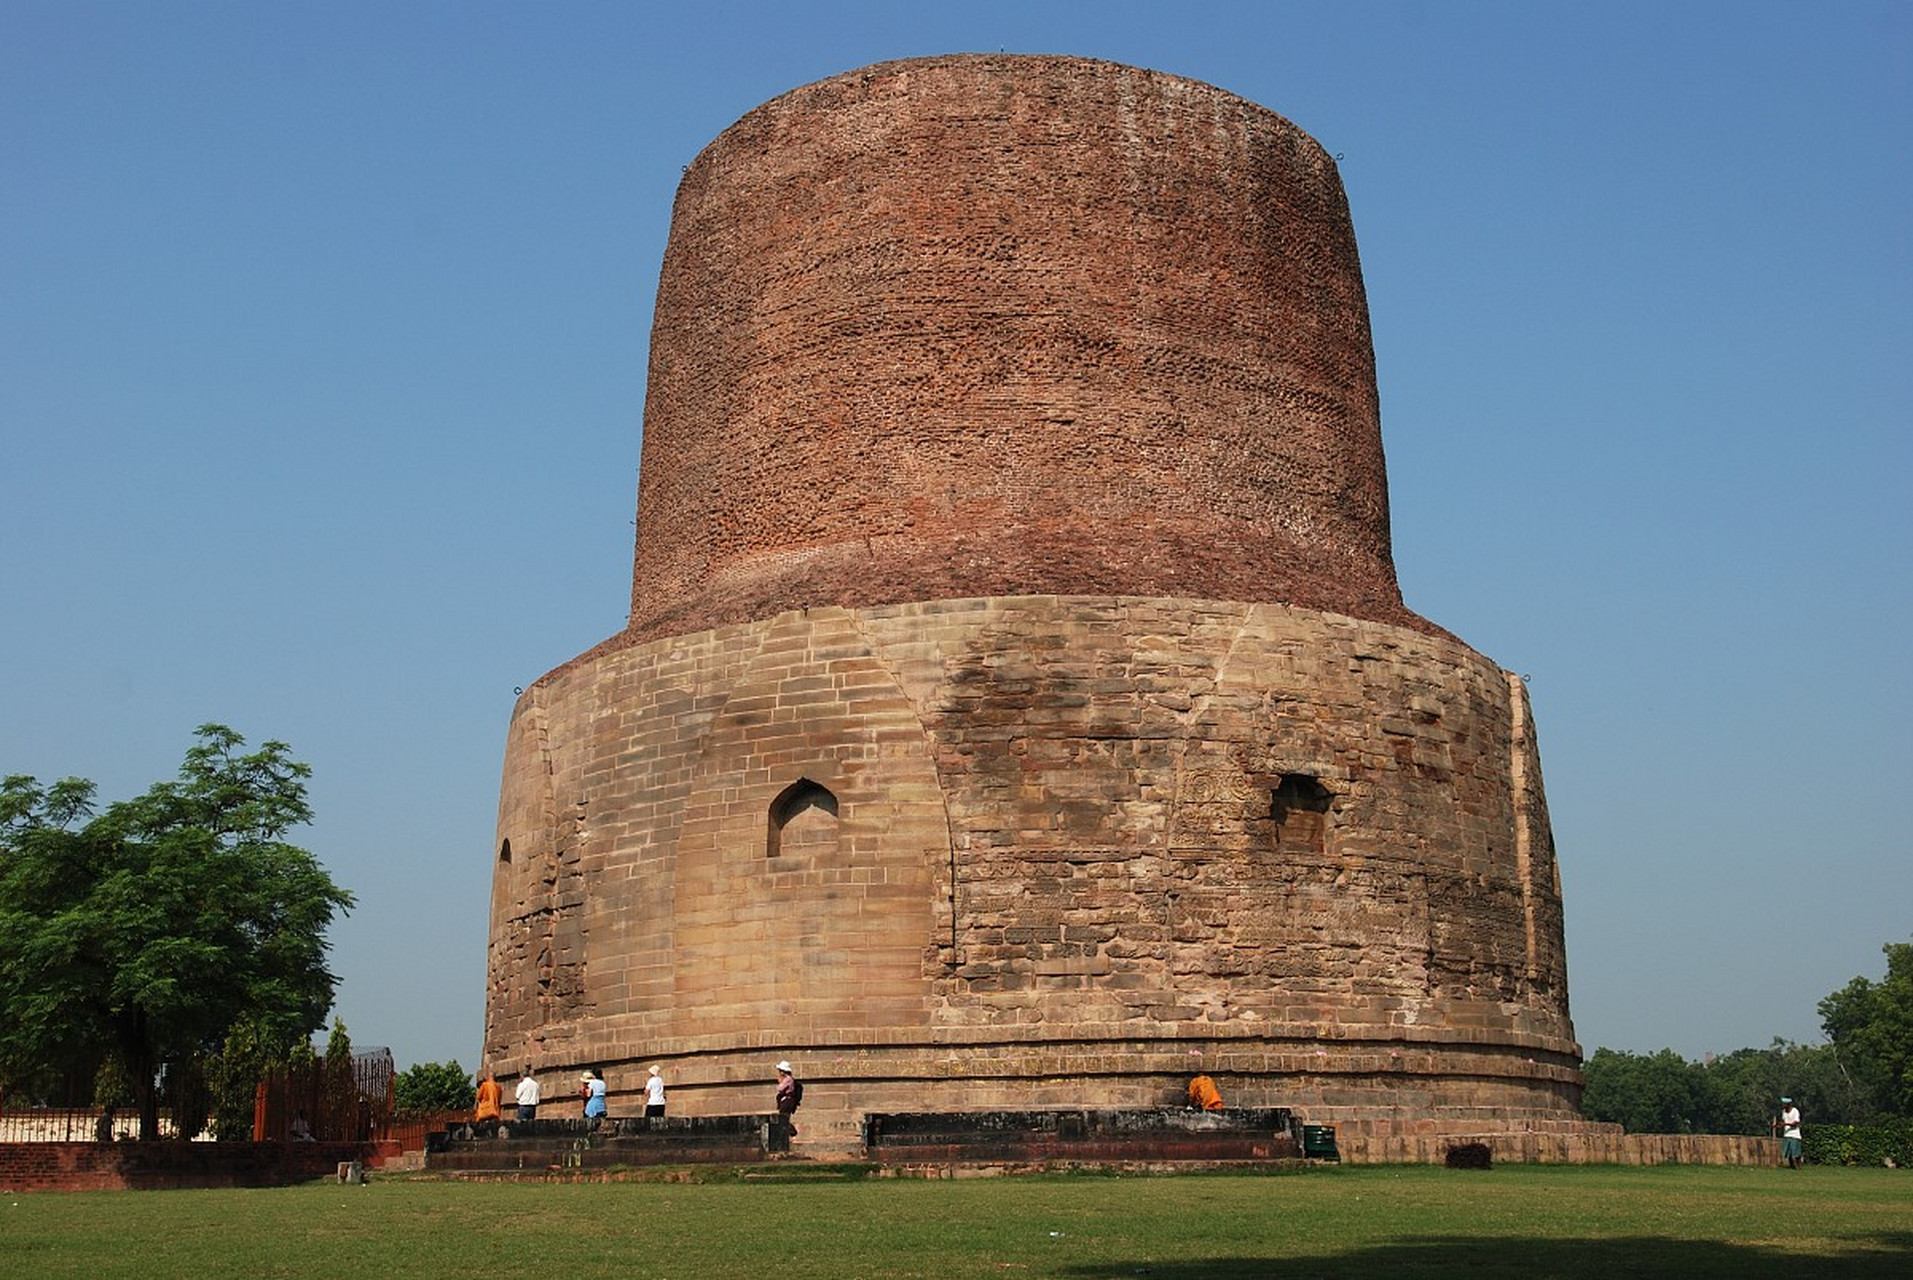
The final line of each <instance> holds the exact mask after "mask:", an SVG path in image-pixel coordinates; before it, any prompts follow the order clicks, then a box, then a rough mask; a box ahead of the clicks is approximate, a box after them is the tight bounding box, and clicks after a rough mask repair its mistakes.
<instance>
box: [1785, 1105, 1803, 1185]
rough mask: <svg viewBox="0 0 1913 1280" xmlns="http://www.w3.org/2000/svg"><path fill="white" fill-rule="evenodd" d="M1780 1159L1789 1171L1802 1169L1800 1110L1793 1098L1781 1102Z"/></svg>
mask: <svg viewBox="0 0 1913 1280" xmlns="http://www.w3.org/2000/svg"><path fill="white" fill-rule="evenodd" d="M1780 1158H1781V1159H1782V1160H1785V1161H1786V1162H1787V1167H1788V1168H1789V1169H1798V1168H1799V1167H1800V1161H1801V1152H1800V1108H1799V1107H1796V1106H1795V1105H1794V1104H1793V1099H1792V1098H1782V1099H1781V1100H1780Z"/></svg>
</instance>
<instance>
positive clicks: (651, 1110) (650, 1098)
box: [644, 1067, 664, 1120]
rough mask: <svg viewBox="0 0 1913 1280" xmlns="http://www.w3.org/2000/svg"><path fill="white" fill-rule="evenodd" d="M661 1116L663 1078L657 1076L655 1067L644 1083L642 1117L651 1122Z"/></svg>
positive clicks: (662, 1107) (662, 1108)
mask: <svg viewBox="0 0 1913 1280" xmlns="http://www.w3.org/2000/svg"><path fill="white" fill-rule="evenodd" d="M663 1114H664V1077H663V1076H661V1075H659V1074H658V1069H657V1068H656V1067H652V1068H651V1077H650V1079H648V1080H646V1081H645V1082H644V1115H645V1118H646V1119H647V1120H652V1119H656V1118H657V1117H658V1116H661V1115H663Z"/></svg>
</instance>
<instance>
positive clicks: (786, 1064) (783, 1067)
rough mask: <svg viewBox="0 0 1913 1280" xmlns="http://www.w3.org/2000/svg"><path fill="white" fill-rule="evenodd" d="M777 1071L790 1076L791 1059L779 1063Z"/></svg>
mask: <svg viewBox="0 0 1913 1280" xmlns="http://www.w3.org/2000/svg"><path fill="white" fill-rule="evenodd" d="M777 1069H778V1070H779V1071H781V1072H783V1073H784V1074H785V1075H789V1074H790V1059H788V1058H786V1059H785V1060H784V1061H782V1062H780V1063H778V1064H777Z"/></svg>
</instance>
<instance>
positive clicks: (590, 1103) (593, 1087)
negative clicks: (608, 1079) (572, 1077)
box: [583, 1071, 605, 1129]
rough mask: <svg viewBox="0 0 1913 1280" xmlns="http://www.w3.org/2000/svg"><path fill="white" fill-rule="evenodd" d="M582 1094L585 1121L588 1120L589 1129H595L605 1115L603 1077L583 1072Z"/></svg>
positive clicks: (593, 1072)
mask: <svg viewBox="0 0 1913 1280" xmlns="http://www.w3.org/2000/svg"><path fill="white" fill-rule="evenodd" d="M583 1092H584V1099H585V1119H586V1120H589V1121H590V1122H591V1127H592V1128H594V1129H595V1128H597V1127H598V1122H599V1121H600V1120H603V1119H604V1115H605V1103H604V1077H603V1076H601V1075H599V1074H598V1073H597V1072H595V1071H587V1072H585V1076H584V1088H583Z"/></svg>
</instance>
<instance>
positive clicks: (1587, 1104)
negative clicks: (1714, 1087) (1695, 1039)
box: [1581, 1049, 1713, 1133]
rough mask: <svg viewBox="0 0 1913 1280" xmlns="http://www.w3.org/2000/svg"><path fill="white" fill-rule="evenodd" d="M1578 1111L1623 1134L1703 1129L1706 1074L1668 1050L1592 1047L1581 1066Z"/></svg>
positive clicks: (1708, 1113) (1707, 1107)
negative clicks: (1615, 1126) (1616, 1127)
mask: <svg viewBox="0 0 1913 1280" xmlns="http://www.w3.org/2000/svg"><path fill="white" fill-rule="evenodd" d="M1582 1076H1583V1079H1584V1080H1585V1082H1586V1090H1585V1092H1584V1093H1583V1094H1582V1095H1581V1114H1582V1115H1584V1116H1586V1117H1587V1118H1588V1119H1590V1120H1599V1121H1603V1122H1605V1123H1608V1124H1618V1125H1621V1126H1622V1127H1623V1128H1625V1129H1626V1130H1627V1131H1628V1132H1629V1133H1704V1132H1707V1130H1708V1125H1709V1123H1710V1122H1711V1120H1712V1111H1713V1107H1712V1105H1711V1099H1710V1098H1709V1097H1708V1091H1707V1078H1706V1076H1705V1074H1704V1073H1702V1072H1700V1071H1698V1070H1697V1069H1696V1064H1694V1063H1690V1062H1688V1061H1687V1060H1686V1059H1685V1058H1682V1057H1681V1056H1680V1055H1679V1054H1678V1053H1675V1052H1674V1051H1673V1050H1672V1049H1662V1050H1661V1051H1660V1052H1659V1053H1653V1054H1640V1053H1626V1052H1622V1051H1619V1050H1615V1049H1596V1050H1595V1051H1594V1056H1593V1057H1592V1058H1589V1059H1588V1060H1587V1063H1586V1064H1585V1065H1584V1066H1583V1067H1582Z"/></svg>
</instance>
